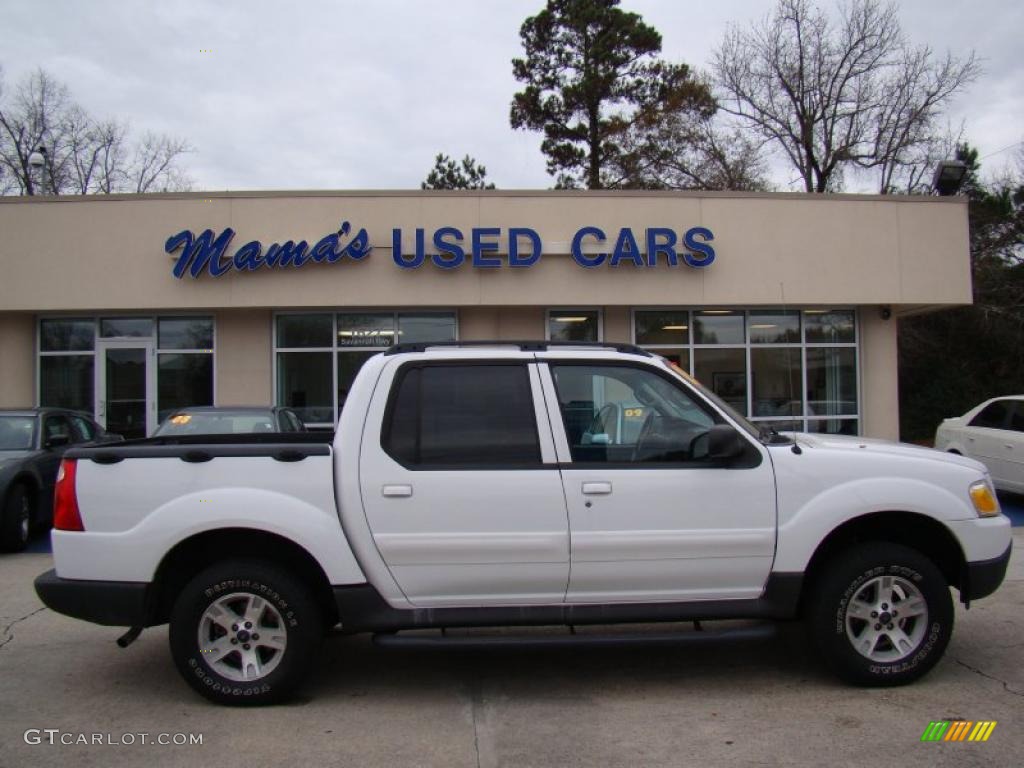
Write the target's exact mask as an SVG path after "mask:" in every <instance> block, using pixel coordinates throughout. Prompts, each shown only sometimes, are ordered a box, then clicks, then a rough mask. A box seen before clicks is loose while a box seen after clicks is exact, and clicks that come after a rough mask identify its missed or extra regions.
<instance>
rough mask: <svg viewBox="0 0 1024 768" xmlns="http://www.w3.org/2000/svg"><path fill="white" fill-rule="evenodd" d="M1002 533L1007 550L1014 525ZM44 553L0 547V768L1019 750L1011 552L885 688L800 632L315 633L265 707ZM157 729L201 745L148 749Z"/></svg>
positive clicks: (606, 762) (1018, 652)
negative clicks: (568, 644)
mask: <svg viewBox="0 0 1024 768" xmlns="http://www.w3.org/2000/svg"><path fill="white" fill-rule="evenodd" d="M1014 539H1015V548H1016V550H1017V552H1018V553H1020V552H1021V551H1022V547H1024V529H1016V530H1015V532H1014ZM51 566H52V560H51V557H50V555H49V554H47V553H46V552H34V553H22V554H18V555H3V556H0V767H3V768H7V767H11V768H13V767H14V766H19V767H20V766H61V767H62V768H66V766H68V765H74V766H76V768H77V766H84V767H86V766H122V765H125V766H131V765H146V766H196V765H209V766H223V767H227V766H247V767H249V768H259V767H260V766H279V765H294V766H307V765H308V766H387V767H388V768H392V767H393V766H445V767H446V768H447V767H449V766H453V767H454V766H467V767H468V768H483V767H489V766H570V765H571V766H590V765H595V766H598V765H599V766H630V768H632V767H633V766H648V765H658V766H660V765H673V766H688V765H696V766H718V765H729V766H794V765H796V766H804V765H806V766H820V765H829V766H868V765H892V764H899V765H901V766H957V767H958V768H960V767H964V766H1019V765H1021V764H1022V763H1024V743H1022V742H1021V734H1022V725H1024V664H1022V662H1024V652H1022V649H1024V611H1022V608H1024V558H1021V557H1020V556H1019V555H1018V556H1016V557H1015V558H1014V559H1013V560H1011V564H1010V573H1009V574H1008V578H1007V582H1006V583H1004V585H1003V587H1002V588H1001V589H1000V590H999V591H998V592H997V593H996V594H995V595H994V596H992V597H990V598H988V599H986V600H982V601H978V602H976V603H975V604H974V606H972V608H971V609H970V610H969V611H967V610H964V608H963V607H962V606H958V607H957V617H956V621H957V625H956V628H955V630H954V634H953V640H952V643H951V645H950V647H949V650H948V651H947V654H946V656H945V658H944V659H943V661H942V662H941V663H940V664H939V665H938V666H937V667H936V669H934V670H933V671H932V672H931V673H930V674H929V675H928V676H927V677H926V678H924V679H923V680H921V681H919V682H918V683H915V684H913V685H910V686H906V687H902V688H889V689H862V688H851V687H847V686H844V685H843V684H841V683H839V682H837V681H836V680H834V679H833V678H832V677H830V676H829V675H828V674H827V673H826V672H824V671H823V670H822V669H821V668H820V667H819V666H818V664H817V663H816V662H815V661H813V660H812V658H811V657H810V654H809V653H808V651H807V648H806V646H805V644H804V643H803V641H802V634H801V633H800V631H799V625H785V626H782V627H780V628H779V631H778V632H777V634H776V635H775V636H774V637H772V638H769V639H761V640H756V641H745V642H716V643H712V644H701V645H697V646H694V645H686V644H681V645H673V646H629V647H610V648H609V647H604V648H581V647H572V648H564V649H547V650H528V649H516V650H502V651H498V650H490V651H474V652H468V651H464V650H458V651H456V650H447V651H425V650H401V651H399V650H389V649H382V648H378V647H376V646H374V645H373V644H372V642H371V641H370V639H369V638H368V637H366V636H355V637H346V636H332V637H330V638H328V640H327V641H326V643H325V646H324V649H323V651H322V652H321V654H320V655H319V657H318V659H317V662H316V673H315V674H314V676H313V678H312V679H311V681H310V682H309V684H308V685H307V686H305V688H304V689H303V690H302V692H301V696H300V697H299V698H298V699H297V700H295V701H294V702H293V703H290V704H287V705H282V706H276V707H267V708H262V709H230V708H224V707H218V706H215V705H213V704H210V703H208V702H206V701H205V700H204V699H202V698H200V697H198V696H197V695H196V694H194V693H193V692H192V690H191V689H190V688H189V687H188V686H187V685H186V684H185V683H184V682H183V681H182V680H181V679H180V678H179V677H178V674H177V671H176V670H175V668H174V666H173V664H172V662H171V658H170V654H169V652H168V647H167V630H166V627H158V628H153V629H149V630H146V631H145V632H144V633H143V635H142V637H141V638H140V639H139V640H138V641H137V642H136V643H135V644H133V645H132V646H130V647H129V648H127V649H125V650H121V649H119V648H117V647H116V646H115V644H114V640H115V638H116V637H117V635H118V634H120V631H121V630H118V629H114V628H109V627H99V626H94V625H91V624H86V623H84V622H80V621H75V620H73V619H69V618H66V617H63V616H60V615H57V614H54V613H53V612H51V611H49V610H47V609H45V608H43V607H42V605H41V604H40V603H39V601H38V599H37V598H36V596H35V593H34V591H33V589H32V579H33V578H34V577H35V576H36V575H37V574H38V573H40V572H42V571H45V570H47V569H48V568H50V567H51ZM716 626H717V625H716V624H714V623H708V624H705V629H706V630H707V631H710V630H714V629H715V628H716ZM665 629H666V627H665V626H657V627H642V628H638V629H637V630H636V631H638V632H640V633H646V632H659V633H661V632H663V631H664V630H665ZM678 629H679V631H680V632H681V633H686V632H692V631H693V629H692V627H690V625H682V626H680V627H678ZM541 631H552V630H541ZM936 720H947V721H952V720H970V721H982V720H990V721H996V722H997V726H996V727H995V729H994V730H993V732H992V735H991V737H990V738H989V740H988V741H987V742H985V743H972V742H963V743H952V742H940V743H923V742H922V741H921V736H922V734H923V732H924V731H925V729H926V728H927V727H928V724H929V723H930V722H931V721H936ZM47 730H50V731H56V732H54V733H52V734H50V733H47ZM94 734H95V736H94ZM141 734H146V737H145V738H146V741H147V743H143V742H142V739H143V737H142V736H141ZM163 734H166V735H168V738H167V739H164V740H170V741H173V740H174V739H175V738H180V737H177V736H176V735H177V734H185V735H186V736H185V738H188V737H189V736H193V737H195V736H201V738H202V743H201V744H192V745H189V744H179V745H175V744H173V743H172V744H167V745H160V744H154V743H152V742H153V741H155V740H158V739H161V737H162V735H163ZM97 738H98V739H99V740H100V741H101V742H103V743H100V744H95V743H82V741H83V739H84V740H85V741H86V742H90V741H93V740H94V739H97ZM51 741H52V742H53V743H50V742H51ZM62 741H65V742H72V743H70V744H62V743H61V742H62ZM129 741H131V742H134V743H130V744H129V743H127V742H129ZM29 742H36V743H29ZM111 742H112V743H111Z"/></svg>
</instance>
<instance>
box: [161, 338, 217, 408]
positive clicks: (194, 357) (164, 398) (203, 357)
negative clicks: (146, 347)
mask: <svg viewBox="0 0 1024 768" xmlns="http://www.w3.org/2000/svg"><path fill="white" fill-rule="evenodd" d="M156 380H157V406H156V407H157V418H158V419H159V420H160V421H161V422H162V421H163V420H164V419H166V418H167V417H168V416H169V415H170V414H171V412H172V411H174V410H176V409H178V408H187V407H189V406H196V405H213V355H208V354H180V353H163V352H162V353H160V354H159V355H157V372H156Z"/></svg>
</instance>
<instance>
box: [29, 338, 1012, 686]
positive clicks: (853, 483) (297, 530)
mask: <svg viewBox="0 0 1024 768" xmlns="http://www.w3.org/2000/svg"><path fill="white" fill-rule="evenodd" d="M317 440H318V438H317V436H316V435H296V436H282V435H266V436H255V437H254V438H252V439H249V440H246V441H243V440H239V439H238V438H230V437H229V438H214V437H210V438H205V439H204V438H202V437H198V438H156V439H151V440H144V441H136V442H126V443H123V444H118V445H112V446H104V447H97V448H87V449H86V448H75V449H72V450H70V451H69V452H68V453H67V455H66V458H65V459H64V462H63V465H62V468H61V473H60V478H59V481H58V485H57V488H56V493H55V530H54V532H53V551H54V557H55V561H56V569H55V570H53V571H49V572H47V573H44V574H42V575H41V576H40V577H39V578H38V579H37V580H36V590H37V592H38V594H39V596H40V598H41V599H42V600H43V602H44V603H46V605H48V606H49V607H50V608H52V609H54V610H55V611H59V612H61V613H65V614H67V615H69V616H74V617H76V618H80V619H85V620H87V621H92V622H96V623H99V624H106V625H112V626H125V627H130V628H131V631H129V632H128V633H127V634H126V635H125V636H124V637H122V638H121V640H120V641H119V642H120V643H121V644H122V645H127V643H129V642H131V640H133V639H134V637H136V636H137V635H138V633H139V632H140V631H141V629H142V628H143V627H150V626H156V625H160V624H164V623H168V622H169V624H170V645H171V653H172V654H173V656H174V660H175V662H176V664H177V666H178V668H179V670H180V671H181V673H182V675H183V676H184V677H185V679H186V680H187V681H188V682H189V683H190V684H191V685H192V686H193V687H194V688H195V689H196V690H197V691H199V692H200V693H201V694H203V695H204V696H206V697H208V698H210V699H212V700H214V701H218V702H223V703H264V702H270V701H276V700H279V699H281V698H282V697H284V696H286V695H287V694H288V693H290V692H291V691H293V690H294V689H295V687H296V686H297V685H298V684H299V683H300V682H301V681H302V679H303V676H304V675H305V673H306V672H307V671H308V670H309V668H310V665H311V662H312V660H313V658H314V652H315V650H316V647H317V645H318V643H319V641H320V640H321V638H322V636H323V635H324V633H325V631H327V630H329V629H331V628H334V627H336V626H338V625H340V631H344V632H374V633H376V638H377V639H378V640H379V641H381V642H384V643H386V644H400V643H402V642H403V640H404V641H407V642H410V643H415V642H423V637H424V636H423V633H415V634H414V636H412V637H410V636H408V635H402V631H403V630H411V629H425V628H451V627H483V626H511V625H519V626H523V625H553V626H560V627H564V626H568V627H572V626H573V625H583V624H600V625H611V624H618V623H626V622H679V621H689V620H703V619H708V620H710V619H736V618H763V619H794V618H802V619H803V620H804V621H805V622H806V624H807V627H808V630H809V633H810V636H811V639H812V641H813V644H814V645H815V646H816V647H817V648H818V649H819V650H820V652H821V655H822V656H823V657H824V659H825V660H826V662H827V663H828V664H829V666H831V668H832V669H833V670H834V671H835V672H836V673H837V674H838V675H839V676H840V677H842V678H843V679H845V680H847V681H850V682H853V683H857V684H880V685H892V684H898V683H906V682H909V681H911V680H914V679H916V678H918V677H920V676H921V675H923V674H924V673H925V672H927V671H928V670H929V669H931V668H932V667H933V666H934V665H935V664H936V663H937V662H938V660H939V659H940V657H941V656H942V654H943V652H944V650H945V648H946V645H947V644H948V642H949V639H950V634H951V631H952V628H953V615H954V610H953V602H952V599H951V594H950V587H955V588H956V589H957V590H958V591H959V595H960V599H961V600H962V601H963V602H964V603H969V602H970V601H971V600H975V599H978V598H982V597H985V596H986V595H989V594H991V593H992V592H993V591H994V590H995V589H996V588H997V587H998V586H999V584H1000V583H1001V582H1002V580H1003V577H1004V574H1005V571H1006V566H1007V563H1008V561H1009V557H1010V542H1011V539H1010V523H1009V521H1008V520H1007V518H1006V517H1005V516H1003V515H1002V514H1001V513H1000V509H999V506H998V503H997V501H996V498H995V495H994V492H993V490H992V486H991V482H990V480H989V477H988V475H987V474H986V472H985V468H984V467H983V466H982V465H981V464H979V463H977V462H975V461H973V460H970V459H966V458H963V457H959V456H953V455H949V454H943V453H939V452H937V451H932V450H929V449H924V448H916V447H912V446H906V445H897V444H893V443H887V442H882V441H878V440H869V439H864V438H858V437H833V436H829V435H810V434H796V435H788V434H787V435H779V434H776V433H773V432H771V431H765V430H762V431H760V432H759V430H758V429H757V428H756V427H755V426H753V425H751V424H750V423H749V422H747V421H746V420H745V419H744V418H743V417H742V416H740V415H739V414H737V413H735V412H734V411H732V410H731V409H730V408H729V406H727V405H726V404H725V403H723V402H721V401H720V400H719V399H717V398H716V397H715V396H714V395H713V394H712V393H710V392H708V391H707V390H706V389H704V388H703V387H701V386H700V385H699V384H698V383H697V382H696V381H694V380H693V379H692V378H691V377H689V376H688V375H686V374H684V373H682V372H681V371H680V370H678V369H677V368H675V367H674V366H672V365H671V364H670V363H668V362H667V361H665V360H664V359H662V358H660V357H657V356H655V355H652V354H650V353H648V352H645V351H643V350H641V349H638V348H635V347H628V346H625V345H593V346H587V345H572V346H559V345H557V344H554V343H548V342H491V343H489V344H487V343H472V344H471V343H461V344H459V343H456V344H438V345H426V346H424V345H405V346H403V345H399V346H396V347H393V348H392V349H391V350H389V351H388V352H385V353H382V354H380V355H377V356H376V357H374V358H372V359H370V360H369V361H368V362H367V363H366V364H365V365H364V366H363V368H362V370H361V371H360V372H359V374H358V376H357V377H356V380H355V382H354V384H353V386H352V389H351V391H350V392H349V394H348V399H347V401H346V403H345V406H344V409H343V411H342V414H341V419H340V422H339V424H338V429H337V432H336V436H335V437H334V442H333V446H332V445H329V444H328V443H327V442H326V441H323V442H317ZM642 634H643V633H641V636H642ZM679 634H680V635H687V634H694V635H696V634H699V633H682V632H681V633H679ZM447 637H448V638H450V639H451V641H452V642H455V640H456V639H459V640H462V641H465V640H467V636H465V635H464V634H463V635H462V636H461V637H459V636H454V637H453V636H451V635H448V636H447ZM530 637H532V638H533V639H534V640H536V639H537V638H538V637H539V638H541V639H543V638H545V637H551V638H552V639H554V638H560V639H562V640H565V639H566V636H565V635H560V634H558V633H544V634H541V635H539V636H538V635H537V633H533V634H532V635H530ZM591 637H595V636H594V635H591V634H590V633H583V634H580V635H573V636H572V639H574V640H578V641H579V642H583V641H585V640H586V639H587V638H591ZM596 637H600V635H596ZM511 638H512V639H513V640H514V639H515V636H514V635H512V636H511ZM487 639H488V638H487V637H481V638H479V641H480V642H486V641H487ZM498 639H500V640H501V642H503V643H507V642H509V640H510V635H509V634H508V633H505V632H503V633H502V634H500V635H499V636H498ZM523 639H524V640H525V637H524V638H523ZM433 640H436V641H437V642H445V640H446V636H445V635H444V634H442V635H440V636H438V637H433Z"/></svg>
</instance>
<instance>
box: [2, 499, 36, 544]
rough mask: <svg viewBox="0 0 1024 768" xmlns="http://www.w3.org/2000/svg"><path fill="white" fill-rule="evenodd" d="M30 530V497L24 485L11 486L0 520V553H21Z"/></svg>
mask: <svg viewBox="0 0 1024 768" xmlns="http://www.w3.org/2000/svg"><path fill="white" fill-rule="evenodd" d="M31 530H32V497H31V495H30V493H29V489H28V488H27V487H26V486H25V484H24V483H18V484H17V485H15V486H13V487H12V488H11V490H10V491H9V492H8V493H7V498H6V499H4V507H3V513H2V519H0V551H4V552H21V550H23V549H24V548H25V547H26V546H27V545H28V537H29V533H30V531H31Z"/></svg>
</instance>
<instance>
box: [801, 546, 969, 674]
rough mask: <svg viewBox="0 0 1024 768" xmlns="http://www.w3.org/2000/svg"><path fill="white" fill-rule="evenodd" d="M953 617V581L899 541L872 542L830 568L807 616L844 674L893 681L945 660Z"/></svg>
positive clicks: (818, 642)
mask: <svg viewBox="0 0 1024 768" xmlns="http://www.w3.org/2000/svg"><path fill="white" fill-rule="evenodd" d="M883 606H884V607H883ZM904 606H905V607H904ZM900 613H902V614H903V615H902V616H901V615H900ZM873 614H874V615H873ZM953 616H954V612H953V600H952V597H951V596H950V591H949V586H948V585H947V584H946V580H945V578H944V577H943V576H942V573H941V572H940V571H939V569H938V568H937V567H936V566H935V565H934V564H933V563H932V562H931V560H929V559H928V558H926V557H925V556H924V555H922V554H921V553H920V552H918V551H917V550H914V549H911V548H909V547H905V546H902V545H899V544H892V543H889V542H869V543H865V544H860V545H857V546H855V547H852V548H851V549H848V550H846V551H845V552H842V553H841V554H840V555H838V556H837V557H836V559H835V560H834V562H832V563H831V564H830V565H829V566H828V567H827V568H826V570H825V572H824V574H823V576H822V578H821V580H820V581H819V583H818V585H817V587H816V589H815V591H814V593H813V594H812V597H811V602H810V604H809V609H808V611H807V614H806V621H807V630H808V633H809V635H810V639H811V643H812V644H813V645H814V646H815V647H816V648H817V649H818V651H819V652H820V654H821V656H822V658H823V660H824V661H825V663H826V665H827V666H828V667H829V668H831V670H832V671H833V672H834V673H835V674H836V675H838V676H839V677H840V678H841V679H842V680H844V681H846V682H848V683H852V684H854V685H866V686H891V685H904V684H906V683H910V682H913V681H914V680H917V679H918V678H919V677H921V676H923V675H924V674H925V673H927V672H928V671H929V670H930V669H931V668H932V667H934V666H935V665H936V664H937V663H938V661H939V659H941V658H942V654H943V653H945V651H946V646H947V645H948V644H949V639H950V637H951V636H952V634H953ZM885 619H888V621H883V620H885ZM878 627H880V629H876V628H878Z"/></svg>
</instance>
